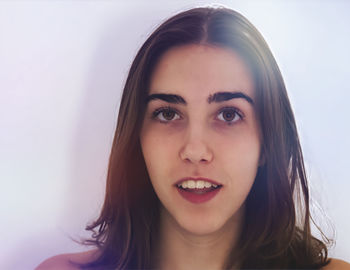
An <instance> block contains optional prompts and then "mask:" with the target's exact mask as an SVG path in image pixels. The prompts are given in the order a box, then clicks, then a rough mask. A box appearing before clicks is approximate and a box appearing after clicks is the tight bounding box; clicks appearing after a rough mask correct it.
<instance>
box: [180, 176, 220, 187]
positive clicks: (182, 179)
mask: <svg viewBox="0 0 350 270" xmlns="http://www.w3.org/2000/svg"><path fill="white" fill-rule="evenodd" d="M186 180H203V181H207V182H210V183H212V184H214V185H218V186H222V184H220V183H218V182H216V181H214V180H211V179H209V178H205V177H192V176H189V177H184V178H181V179H180V180H179V181H177V182H176V183H175V184H174V185H175V186H177V185H179V184H181V183H182V182H183V181H186Z"/></svg>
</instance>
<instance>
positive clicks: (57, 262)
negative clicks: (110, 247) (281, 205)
mask: <svg viewBox="0 0 350 270" xmlns="http://www.w3.org/2000/svg"><path fill="white" fill-rule="evenodd" d="M97 255H98V251H97V249H94V250H89V251H85V252H79V253H67V254H60V255H56V256H53V257H51V258H48V259H46V260H45V261H43V262H42V263H41V264H40V265H38V266H37V268H35V270H56V269H57V270H58V269H60V270H77V269H79V268H78V267H77V266H75V265H74V264H72V263H71V261H73V262H76V263H87V262H89V261H91V260H93V259H94V258H96V256H97Z"/></svg>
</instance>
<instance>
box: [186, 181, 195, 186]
mask: <svg viewBox="0 0 350 270" xmlns="http://www.w3.org/2000/svg"><path fill="white" fill-rule="evenodd" d="M187 187H188V188H195V187H196V182H195V181H193V180H189V181H188V182H187Z"/></svg>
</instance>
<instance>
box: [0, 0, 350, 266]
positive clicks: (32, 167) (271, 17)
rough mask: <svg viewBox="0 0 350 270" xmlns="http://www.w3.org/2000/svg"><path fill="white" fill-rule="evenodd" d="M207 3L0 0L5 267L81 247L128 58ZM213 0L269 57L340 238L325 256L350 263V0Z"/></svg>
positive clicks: (327, 226)
mask: <svg viewBox="0 0 350 270" xmlns="http://www.w3.org/2000/svg"><path fill="white" fill-rule="evenodd" d="M205 3H210V2H209V1H188V0H187V1H185V0H184V1H144V2H141V1H128V2H126V1H125V2H124V1H36V2H35V1H0V181H1V189H0V217H1V221H0V234H1V245H0V268H1V269H33V268H34V267H35V266H36V265H38V264H39V263H40V262H41V261H42V260H44V259H45V258H47V257H50V256H52V255H55V254H59V253H67V252H77V251H83V250H86V249H87V248H86V247H82V246H79V245H77V244H75V243H74V242H73V241H71V240H70V238H69V237H75V238H79V237H80V236H88V234H86V233H85V232H84V227H85V225H86V224H87V223H88V222H91V221H92V220H93V219H94V218H96V217H97V215H98V213H99V210H100V207H101V204H102V201H103V196H104V183H105V177H106V169H107V163H108V155H109V150H110V147H111V142H112V138H113V133H114V129H115V125H116V118H117V112H118V107H119V101H120V96H121V90H122V86H123V83H124V82H125V79H126V76H127V72H128V69H129V67H130V64H131V61H132V59H133V57H134V56H135V54H136V52H137V50H138V48H139V47H140V46H141V44H142V43H143V42H144V41H145V39H146V38H147V36H148V35H149V34H150V33H151V32H152V31H153V30H154V29H155V28H156V26H157V25H159V24H160V23H161V22H162V21H163V20H164V19H166V18H167V17H169V16H171V15H173V14H175V13H177V12H179V11H182V10H184V9H187V8H191V7H194V6H196V5H198V4H205ZM220 3H222V4H225V5H226V6H228V7H231V8H233V9H235V10H237V11H239V12H241V13H242V14H243V15H244V16H246V17H247V18H248V19H249V20H250V21H251V22H252V23H253V24H254V25H255V26H256V27H257V28H258V29H259V31H261V33H262V34H263V36H264V37H265V39H266V40H267V43H268V44H269V46H270V48H271V50H272V52H273V53H274V55H275V57H276V60H277V62H278V64H279V65H280V68H281V71H282V74H283V76H284V79H285V82H286V85H287V89H288V92H289V95H290V99H291V102H292V106H293V109H294V111H295V116H296V120H297V125H298V128H299V133H300V137H301V143H302V146H303V150H304V155H305V162H306V166H307V174H308V176H309V178H310V185H311V192H312V196H313V197H314V199H315V200H317V202H318V204H319V205H320V207H321V209H322V210H321V211H320V210H317V209H318V208H314V209H316V210H317V211H316V217H315V219H316V221H319V223H320V225H321V228H322V229H323V230H324V231H325V232H326V233H328V235H329V236H330V237H334V238H335V239H336V246H335V247H333V248H332V249H331V250H330V255H331V256H332V257H336V258H342V259H344V260H347V261H350V247H349V245H348V243H349V242H350V235H349V233H348V229H349V228H350V215H349V206H350V198H349V197H350V196H349V195H348V190H349V189H350V178H349V174H348V170H349V167H350V158H349V152H350V144H349V132H350V127H349V126H350V122H349V115H350V106H349V99H350V94H349V92H350V91H349V90H350V87H349V78H350V71H349V63H350V39H349V37H350V17H349V16H348V14H349V11H350V2H347V1H322V0H320V1H222V2H220ZM322 215H326V216H328V219H326V220H325V219H324V217H323V216H322ZM332 224H333V226H334V229H335V234H333V232H332V227H331V225H332Z"/></svg>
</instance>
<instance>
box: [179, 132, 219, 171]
mask: <svg viewBox="0 0 350 270" xmlns="http://www.w3.org/2000/svg"><path fill="white" fill-rule="evenodd" d="M204 134H205V132H204V131H201V130H200V129H199V128H197V129H194V128H193V129H191V130H190V131H189V132H188V133H187V135H186V138H185V140H184V144H183V146H182V148H181V150H180V158H181V160H183V161H185V162H191V163H194V164H199V163H209V162H211V161H212V159H213V153H212V151H211V149H210V148H209V145H208V142H206V141H205V140H204V139H205V138H204V136H203V135H204Z"/></svg>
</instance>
